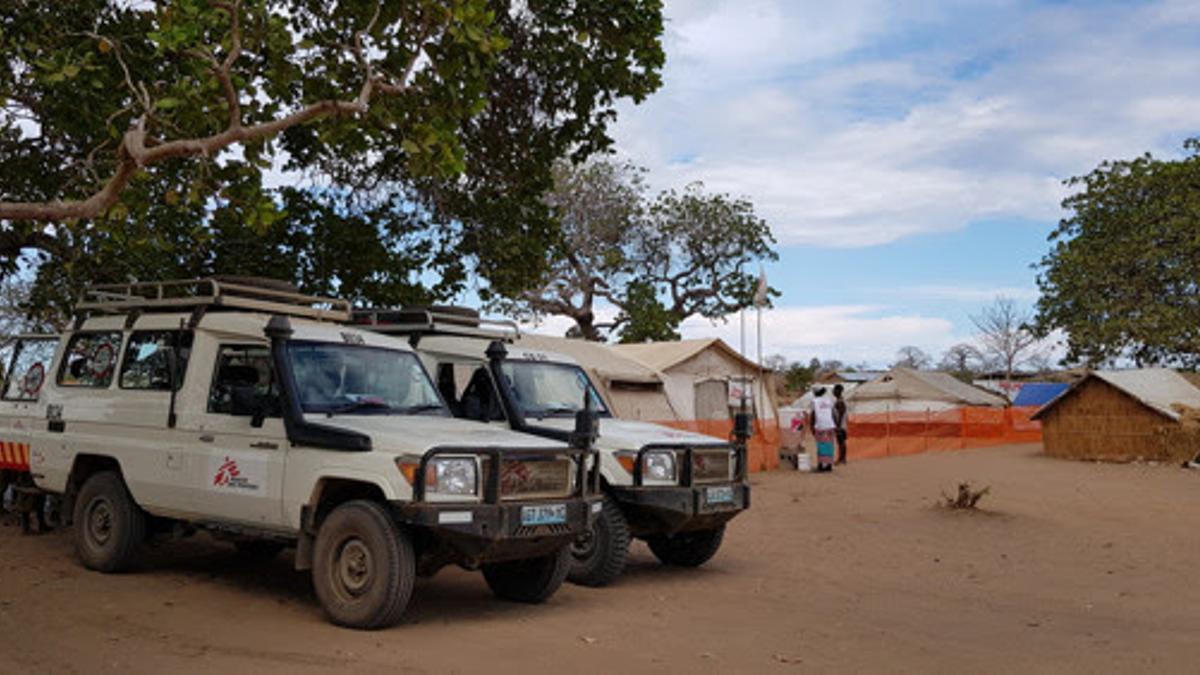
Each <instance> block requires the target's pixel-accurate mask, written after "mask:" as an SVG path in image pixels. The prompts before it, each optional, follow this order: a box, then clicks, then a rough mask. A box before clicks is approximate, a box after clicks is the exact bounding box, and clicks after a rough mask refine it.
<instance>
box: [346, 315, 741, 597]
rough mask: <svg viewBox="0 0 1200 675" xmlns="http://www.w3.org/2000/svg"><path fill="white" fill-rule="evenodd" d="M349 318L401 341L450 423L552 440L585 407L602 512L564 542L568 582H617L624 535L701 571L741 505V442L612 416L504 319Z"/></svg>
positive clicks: (568, 368) (593, 392)
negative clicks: (428, 376) (453, 419)
mask: <svg viewBox="0 0 1200 675" xmlns="http://www.w3.org/2000/svg"><path fill="white" fill-rule="evenodd" d="M355 321H356V323H357V324H359V325H363V326H364V327H366V328H369V329H371V330H374V331H379V332H383V333H385V334H390V335H398V336H399V335H404V336H407V337H408V338H409V342H410V344H412V345H413V346H414V347H416V348H417V352H418V353H419V354H420V355H421V358H422V359H424V360H425V362H426V367H427V368H429V369H430V370H431V371H434V372H435V373H436V377H437V382H438V387H439V389H440V391H441V393H442V395H443V397H444V398H446V400H447V401H448V402H449V404H450V406H451V408H452V410H453V411H454V413H455V414H456V415H457V416H460V417H463V418H466V419H474V420H480V421H486V422H489V423H492V424H495V425H498V426H506V427H511V428H512V429H514V430H519V431H522V432H524V433H534V434H539V435H541V436H543V437H546V438H551V439H563V438H568V437H569V436H570V434H571V433H572V431H571V430H572V428H573V425H574V424H575V420H576V417H577V415H578V414H579V413H580V411H582V410H585V409H587V408H590V409H592V410H594V411H595V413H594V414H596V415H598V422H599V424H598V427H597V431H598V436H597V437H596V440H595V442H594V447H595V448H596V449H597V450H599V452H600V472H601V475H602V490H603V493H604V506H603V508H602V510H601V511H600V514H599V516H598V517H597V518H596V520H595V522H594V523H593V524H592V526H591V527H590V528H589V529H588V531H587V532H586V533H584V534H583V535H582V536H580V537H578V538H577V539H576V541H575V543H574V544H573V546H572V554H573V558H574V565H573V567H572V570H571V574H570V577H569V578H570V580H571V581H573V582H575V583H578V584H582V585H586V586H603V585H605V584H607V583H609V582H610V581H612V580H613V579H614V578H616V577H617V576H618V575H619V574H620V573H621V571H622V570H623V569H624V567H625V561H626V557H627V555H628V551H629V544H630V541H631V539H632V538H640V539H644V540H645V541H646V543H647V544H648V545H649V547H650V550H651V551H652V552H653V553H654V555H655V556H656V557H658V559H659V560H660V561H662V562H663V563H665V564H668V565H677V566H683V567H697V566H699V565H703V564H704V563H706V562H708V561H709V560H710V559H711V558H712V557H713V556H714V555H716V553H717V550H718V549H719V548H720V547H721V542H722V540H723V538H724V535H725V524H726V523H727V522H729V521H730V520H731V519H733V518H734V517H735V516H736V515H737V514H739V513H741V512H742V511H744V510H745V509H747V508H749V507H750V486H749V485H747V484H746V480H745V471H746V452H745V447H744V442H743V443H729V442H723V441H721V440H720V439H716V438H713V437H711V436H705V435H702V434H695V433H691V432H687V431H680V430H677V429H672V428H670V427H665V426H662V425H658V424H651V423H648V422H640V421H635V420H625V419H618V418H616V417H614V416H613V415H612V414H611V413H610V411H609V410H608V408H607V406H606V404H605V402H604V398H603V397H602V396H601V395H600V393H599V390H598V389H597V387H596V386H595V384H594V383H593V382H592V381H591V379H590V378H589V377H588V375H587V372H586V371H585V370H584V369H583V368H582V367H580V365H579V364H578V363H576V362H575V361H574V359H572V358H570V357H569V356H566V355H563V354H557V353H553V352H547V351H542V350H535V349H527V348H525V347H522V346H520V345H519V344H515V345H514V344H513V342H514V338H515V337H516V335H517V332H516V330H515V326H513V325H512V324H509V323H507V322H502V321H491V320H482V321H481V320H480V319H479V317H478V314H476V313H474V312H473V311H472V310H467V309H463V308H440V309H436V310H432V311H431V310H416V309H414V310H361V311H357V312H356V313H355ZM505 326H507V329H505V328H504V327H505Z"/></svg>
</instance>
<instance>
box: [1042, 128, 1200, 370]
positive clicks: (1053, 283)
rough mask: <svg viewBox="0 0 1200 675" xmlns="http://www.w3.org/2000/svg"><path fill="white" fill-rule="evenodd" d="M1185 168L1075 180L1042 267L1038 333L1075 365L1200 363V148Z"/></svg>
mask: <svg viewBox="0 0 1200 675" xmlns="http://www.w3.org/2000/svg"><path fill="white" fill-rule="evenodd" d="M1186 147H1187V148H1188V150H1189V151H1190V152H1191V154H1190V155H1189V156H1187V157H1185V158H1183V159H1179V160H1160V159H1156V158H1154V157H1151V156H1150V155H1148V154H1147V155H1144V156H1142V157H1138V158H1136V159H1133V160H1122V161H1114V162H1105V163H1103V164H1101V165H1100V166H1099V167H1098V168H1097V169H1096V170H1095V171H1093V172H1091V173H1089V174H1088V175H1086V176H1079V177H1076V178H1072V179H1071V180H1069V181H1068V182H1067V184H1068V185H1070V186H1071V187H1072V188H1075V189H1076V190H1077V192H1076V193H1075V194H1073V195H1072V196H1070V197H1068V198H1067V199H1066V200H1065V201H1064V202H1063V207H1064V208H1066V209H1067V210H1069V211H1070V212H1071V213H1070V215H1069V216H1068V217H1067V218H1064V219H1063V220H1062V222H1060V223H1059V225H1058V228H1057V229H1055V231H1054V232H1053V233H1052V234H1051V236H1050V241H1051V242H1052V248H1051V250H1050V252H1049V253H1048V254H1047V255H1046V256H1045V257H1044V258H1043V259H1042V260H1041V262H1040V264H1039V266H1038V268H1039V270H1040V273H1039V276H1038V286H1039V288H1040V289H1041V293H1042V295H1041V298H1040V299H1039V300H1038V306H1037V309H1038V314H1037V318H1036V321H1037V329H1038V331H1039V332H1040V333H1041V334H1043V335H1045V334H1048V333H1049V332H1050V331H1053V330H1061V331H1063V332H1064V333H1065V335H1066V339H1067V347H1068V354H1067V360H1068V361H1079V360H1084V361H1087V362H1090V363H1094V364H1102V363H1105V362H1111V361H1113V360H1117V359H1121V358H1129V359H1132V360H1134V361H1135V362H1136V363H1138V364H1141V365H1149V364H1181V365H1187V366H1195V365H1197V364H1200V142H1198V141H1196V140H1192V141H1189V142H1188V143H1187V144H1186Z"/></svg>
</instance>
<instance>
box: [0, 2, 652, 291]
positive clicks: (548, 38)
mask: <svg viewBox="0 0 1200 675" xmlns="http://www.w3.org/2000/svg"><path fill="white" fill-rule="evenodd" d="M661 32H662V16H661V6H660V2H659V1H658V0H590V1H589V0H576V1H575V2H570V3H562V2H555V1H552V0H528V1H524V0H405V1H403V2H382V1H377V0H341V1H335V0H173V1H170V2H167V1H159V2H149V1H147V2H135V1H131V0H81V1H80V2H73V3H45V2H34V1H32V0H15V1H14V2H12V3H8V4H7V5H6V6H5V8H4V9H3V10H2V11H0V56H2V58H3V59H4V66H3V67H2V68H0V272H12V271H13V270H14V269H16V268H17V267H18V264H19V261H20V260H21V256H22V255H25V256H29V255H31V254H32V255H34V256H36V257H38V259H40V260H53V261H55V263H56V264H55V265H52V266H51V265H47V266H43V270H48V269H51V268H53V270H52V271H51V272H49V273H48V274H49V278H45V279H42V280H40V283H39V285H40V287H41V288H40V291H39V292H40V293H41V295H47V296H48V295H54V294H55V289H58V288H59V287H60V286H62V285H67V286H70V285H72V284H77V283H78V282H80V281H87V280H108V279H111V278H112V277H114V276H119V277H120V278H128V277H130V276H135V277H141V278H148V277H161V276H176V275H181V274H193V273H211V272H214V271H237V272H243V273H244V272H250V271H260V270H262V269H264V268H262V267H248V266H249V265H251V263H252V261H255V260H270V261H275V262H277V263H279V264H274V265H271V266H268V267H267V268H265V269H269V270H278V271H281V272H287V271H288V270H295V273H294V274H290V275H289V276H292V277H293V278H294V280H296V281H297V282H300V283H301V284H302V285H305V286H306V287H309V288H311V289H312V290H323V287H324V286H328V285H329V284H330V283H332V284H333V285H334V286H335V287H336V290H338V291H339V292H342V293H343V294H348V295H351V296H353V297H361V298H363V299H364V300H365V301H373V302H384V301H389V302H390V301H392V300H394V299H396V298H397V297H398V296H397V294H396V292H397V289H399V288H401V287H403V286H404V284H400V283H398V282H397V281H396V279H399V278H400V277H405V276H406V275H407V277H406V278H408V279H409V280H411V279H412V274H413V273H415V272H419V271H420V270H428V271H432V272H434V273H435V274H434V276H436V277H437V278H440V279H442V280H443V283H442V284H440V285H438V286H436V287H435V288H434V289H433V291H434V294H435V295H439V296H442V297H444V296H445V294H447V293H450V292H453V291H454V290H457V289H460V288H461V287H462V285H463V284H464V283H465V279H466V270H467V265H466V263H467V261H470V262H472V263H473V264H474V266H475V267H476V268H477V269H478V270H479V271H480V272H481V273H482V274H483V275H485V276H486V277H487V278H488V279H490V280H492V281H493V285H494V287H495V288H498V289H507V288H511V287H514V286H519V285H524V284H528V283H529V280H530V279H532V278H535V277H536V276H537V275H538V274H540V273H541V271H542V268H541V267H540V266H539V264H537V263H538V262H540V261H542V260H543V256H541V255H537V256H530V255H529V250H530V249H535V248H536V249H538V250H539V252H540V249H541V248H543V247H544V246H545V244H546V243H547V242H549V241H551V240H552V239H553V238H554V236H555V227H556V223H555V222H554V221H553V220H552V219H551V218H550V217H549V215H548V211H547V209H546V208H545V207H544V206H543V205H542V204H541V202H540V200H539V199H537V198H536V197H537V196H539V195H540V194H541V193H542V192H543V191H544V190H545V189H546V188H547V186H549V185H550V184H552V179H551V173H550V172H551V166H552V163H553V161H554V160H555V158H557V157H560V156H563V155H566V154H573V155H575V156H576V157H577V158H582V157H584V156H587V155H588V154H590V153H592V152H595V151H596V150H599V149H602V148H604V147H606V146H607V145H608V144H609V143H610V140H609V136H608V126H609V124H610V123H611V122H612V120H613V118H614V116H615V112H614V105H615V103H616V101H617V100H619V99H621V98H624V97H628V98H632V99H634V100H635V101H636V100H641V99H642V98H643V97H645V96H646V95H648V94H649V93H650V92H652V91H653V90H654V89H656V88H657V87H658V85H659V82H660V80H659V70H660V69H661V66H662V62H663V54H662V50H661V45H660V42H659V38H660V35H661ZM278 169H286V170H289V171H291V172H292V173H291V175H290V177H289V181H293V180H294V181H295V182H298V183H300V184H302V185H305V186H309V187H311V186H316V189H308V190H306V194H299V193H297V192H296V191H281V190H278V189H272V188H270V187H269V185H270V184H271V183H272V181H271V180H264V178H267V179H270V178H271V177H272V176H275V179H274V181H273V182H274V183H276V184H277V183H278V182H279V181H278V177H277V175H276V174H274V171H275V170H278ZM366 216H371V217H372V220H371V222H370V223H367V224H366V225H365V226H364V223H363V222H362V221H363V219H364V218H365V217H366ZM372 224H373V226H372ZM344 232H345V233H348V234H347V236H344V237H343V236H341V235H342V234H343V233H344ZM331 233H332V234H331ZM281 237H283V238H286V239H287V240H288V243H287V245H286V246H284V245H283V244H281V239H280V238H281ZM322 237H323V238H322ZM412 237H418V238H420V239H421V241H422V242H424V245H423V246H422V247H418V249H417V250H416V251H415V252H414V253H412V254H406V255H404V256H400V257H397V255H396V252H397V251H398V250H399V249H400V248H401V247H403V246H404V245H406V244H407V243H409V242H411V238H412ZM233 242H237V245H234V243H233ZM281 247H282V248H281ZM322 247H328V250H329V252H330V254H332V252H334V251H336V253H337V254H339V255H340V256H342V257H343V258H344V260H343V261H340V262H339V263H338V265H336V266H335V267H337V268H338V269H337V270H335V273H336V275H337V276H335V277H334V278H332V280H331V279H330V278H328V277H322V278H321V279H320V280H319V281H318V280H316V277H313V276H312V275H310V274H309V273H308V272H306V271H305V270H306V269H307V267H306V264H301V263H302V262H303V261H307V260H311V258H309V257H305V258H303V259H297V258H290V257H282V258H280V257H278V256H279V255H280V252H281V250H282V251H284V254H283V255H285V256H293V255H298V254H299V253H298V252H305V251H306V252H312V251H315V250H318V249H321V248H322ZM127 251H132V252H133V254H132V255H129V254H127V253H126V252H127ZM381 251H387V252H388V255H382V254H381V253H380V252H381ZM305 255H306V256H307V255H308V254H307V253H306V254H305ZM531 260H532V261H533V263H534V264H530V262H531ZM58 263H61V264H58ZM289 263H290V264H289ZM380 265H391V266H395V265H403V266H404V268H403V269H401V268H393V269H381V268H380ZM321 271H322V272H328V271H329V270H328V269H323V270H321ZM381 275H383V276H384V277H387V276H388V275H390V278H389V279H385V280H381V279H383V277H381ZM412 290H414V291H415V292H416V294H415V295H412V294H409V295H406V296H405V297H407V298H408V299H411V300H420V299H424V298H423V297H421V296H422V294H426V295H427V294H428V293H427V292H426V291H424V290H421V289H417V288H415V287H413V288H412ZM37 294H38V292H35V295H37ZM401 295H404V294H401ZM60 296H61V294H60Z"/></svg>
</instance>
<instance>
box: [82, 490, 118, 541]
mask: <svg viewBox="0 0 1200 675" xmlns="http://www.w3.org/2000/svg"><path fill="white" fill-rule="evenodd" d="M84 527H85V530H86V532H87V537H88V541H89V542H90V543H91V544H92V545H93V546H96V547H103V546H105V545H106V544H108V540H109V539H111V538H112V530H113V511H112V505H111V504H109V503H108V500H107V499H95V500H93V501H92V503H91V504H90V505H88V512H87V518H86V519H85V525H84Z"/></svg>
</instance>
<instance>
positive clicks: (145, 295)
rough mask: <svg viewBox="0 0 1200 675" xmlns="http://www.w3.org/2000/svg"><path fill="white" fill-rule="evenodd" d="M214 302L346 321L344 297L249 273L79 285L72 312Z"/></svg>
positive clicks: (174, 308)
mask: <svg viewBox="0 0 1200 675" xmlns="http://www.w3.org/2000/svg"><path fill="white" fill-rule="evenodd" d="M200 307H220V308H228V309H240V310H245V311H253V312H269V313H272V314H286V315H289V316H300V317H306V318H310V319H323V320H330V321H349V320H350V302H349V301H347V300H340V299H337V298H325V297H321V296H317V295H304V294H302V293H299V292H297V291H296V289H295V287H293V286H291V285H290V284H288V283H286V282H282V281H278V280H275V279H256V278H252V277H226V278H223V277H207V278H203V279H176V280H170V281H135V282H130V283H125V284H95V285H92V286H87V287H86V288H84V290H83V293H82V295H81V296H80V298H79V302H78V303H77V304H76V305H75V308H76V310H77V311H79V312H81V313H83V312H102V313H109V314H122V313H126V312H133V311H142V312H145V311H159V312H163V311H185V310H190V309H195V308H200Z"/></svg>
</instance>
